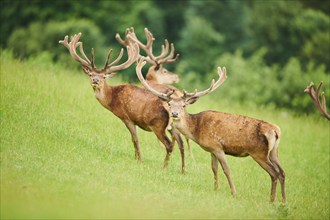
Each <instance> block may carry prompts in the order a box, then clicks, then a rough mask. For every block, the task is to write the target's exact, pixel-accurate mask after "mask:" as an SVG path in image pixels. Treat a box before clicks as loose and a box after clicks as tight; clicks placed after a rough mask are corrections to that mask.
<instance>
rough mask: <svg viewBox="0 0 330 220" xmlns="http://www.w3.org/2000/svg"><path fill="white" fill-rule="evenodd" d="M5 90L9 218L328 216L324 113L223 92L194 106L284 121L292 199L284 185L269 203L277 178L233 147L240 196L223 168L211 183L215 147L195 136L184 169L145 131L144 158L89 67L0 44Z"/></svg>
mask: <svg viewBox="0 0 330 220" xmlns="http://www.w3.org/2000/svg"><path fill="white" fill-rule="evenodd" d="M109 82H110V81H109ZM110 83H113V84H119V83H121V82H120V81H119V80H118V79H117V80H116V79H111V82H110ZM0 93H1V108H0V117H1V122H0V123H1V134H0V138H1V218H2V219H10V218H22V219H26V218H33V219H35V218H43V219H45V218H52V219H54V218H66V219H67V218H93V219H96V218H157V219H159V218H167V219H168V218H187V219H192V218H199V219H201V218H203V219H205V218H254V219H265V218H284V219H285V218H287V219H292V218H295V219H301V218H305V219H313V218H314V219H326V218H328V217H329V214H330V213H329V199H330V198H329V165H330V164H329V122H327V121H326V120H325V119H322V118H321V117H319V116H318V115H317V116H312V117H293V116H292V114H291V113H287V112H283V111H279V110H272V109H267V108H262V109H258V108H256V107H255V108H242V107H240V106H239V105H232V104H230V103H222V102H221V101H216V102H215V100H221V97H219V98H218V97H216V98H215V97H212V98H210V97H205V98H202V99H201V100H200V101H199V102H198V103H196V104H195V105H193V106H191V107H190V108H189V109H188V111H190V112H198V111H201V110H205V109H215V110H223V111H226V112H235V113H240V114H246V115H250V116H253V117H257V118H262V119H264V120H268V121H271V122H273V123H276V124H278V125H279V126H280V127H281V129H282V140H281V144H280V152H279V158H280V161H281V164H282V166H283V168H284V169H285V171H286V176H287V181H286V185H287V199H288V203H287V204H286V205H282V204H281V203H280V202H279V201H280V193H279V192H280V191H279V189H278V196H277V201H276V203H275V204H269V202H268V201H269V193H270V178H269V176H268V174H267V173H266V172H265V171H264V170H262V169H261V168H260V167H259V165H257V164H256V163H255V162H254V161H253V160H252V159H251V158H249V157H248V158H234V157H229V156H228V161H229V165H230V168H231V172H232V178H233V181H234V183H235V184H236V189H237V197H236V198H232V196H231V195H230V190H229V186H228V184H227V181H226V179H225V176H224V175H223V173H222V172H221V170H220V172H219V180H220V190H219V191H217V192H214V191H213V174H212V170H211V166H210V165H211V162H210V155H209V154H208V153H206V152H205V151H203V150H202V149H201V148H200V147H199V146H198V145H196V144H193V145H192V150H193V154H194V156H195V160H192V159H190V158H189V157H187V171H188V172H187V174H186V175H182V174H181V173H180V164H181V161H180V154H179V151H178V149H177V147H175V149H174V153H173V155H172V158H171V161H170V164H169V168H168V169H167V170H163V169H162V163H163V160H164V158H165V150H164V149H162V148H161V147H160V146H159V144H158V142H157V140H156V137H155V136H154V135H153V134H152V133H149V132H145V131H142V130H139V134H138V135H139V138H140V143H141V151H142V155H143V157H144V162H143V163H142V164H141V163H138V162H137V161H136V160H134V150H133V145H132V143H131V140H130V135H129V132H128V131H127V130H126V128H125V126H124V125H123V124H122V123H121V122H120V120H119V119H117V118H116V117H115V116H114V115H112V114H111V113H110V112H108V111H107V110H105V109H104V108H103V107H102V106H101V105H100V104H99V103H98V102H97V100H96V99H95V98H94V96H93V92H92V89H91V87H90V86H89V82H88V78H87V76H85V75H84V74H82V72H76V71H71V70H68V69H63V68H61V67H60V66H57V65H53V64H50V63H49V62H47V61H45V60H43V59H35V60H30V61H27V62H20V61H17V60H13V59H12V58H11V57H10V56H9V55H8V54H7V53H3V54H2V55H1V90H0ZM210 96H212V95H210ZM278 188H279V187H278Z"/></svg>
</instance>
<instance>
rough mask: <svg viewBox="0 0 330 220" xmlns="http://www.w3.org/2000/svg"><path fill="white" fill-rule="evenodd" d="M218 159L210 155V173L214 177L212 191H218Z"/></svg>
mask: <svg viewBox="0 0 330 220" xmlns="http://www.w3.org/2000/svg"><path fill="white" fill-rule="evenodd" d="M218 164H219V162H218V159H217V157H216V156H215V155H214V154H213V153H211V165H212V171H213V175H214V190H218V188H219V185H218Z"/></svg>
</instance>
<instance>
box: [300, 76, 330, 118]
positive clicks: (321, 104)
mask: <svg viewBox="0 0 330 220" xmlns="http://www.w3.org/2000/svg"><path fill="white" fill-rule="evenodd" d="M322 84H323V82H320V84H319V86H318V87H317V89H316V92H315V90H314V83H313V82H311V83H310V84H309V85H308V86H307V88H306V89H305V90H304V92H306V93H308V94H309V95H310V97H311V98H312V101H313V103H314V105H315V106H316V108H317V109H318V110H319V111H320V113H321V114H322V115H323V116H324V117H325V118H326V119H328V120H330V114H329V113H328V112H327V107H326V102H325V95H324V92H322V93H321V97H320V91H321V87H322Z"/></svg>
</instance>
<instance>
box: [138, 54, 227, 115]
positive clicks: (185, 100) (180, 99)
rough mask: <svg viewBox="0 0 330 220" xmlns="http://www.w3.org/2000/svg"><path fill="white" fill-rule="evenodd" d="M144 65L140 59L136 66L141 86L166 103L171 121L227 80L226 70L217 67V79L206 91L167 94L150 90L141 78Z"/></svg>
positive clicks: (171, 92)
mask: <svg viewBox="0 0 330 220" xmlns="http://www.w3.org/2000/svg"><path fill="white" fill-rule="evenodd" d="M145 64H146V61H144V60H143V58H141V59H140V60H139V62H138V65H137V66H136V74H137V76H138V78H139V80H140V81H141V83H142V85H143V86H144V87H145V88H146V89H148V90H149V91H150V92H151V93H153V94H154V95H156V96H158V97H159V98H160V99H162V100H163V101H165V102H166V104H164V107H165V108H166V110H167V111H168V112H169V114H170V116H171V118H172V119H173V120H180V119H181V118H182V117H183V114H184V112H185V111H184V108H185V107H186V106H187V105H190V104H193V103H195V102H196V101H197V100H198V99H199V98H200V97H202V96H205V95H207V94H209V93H211V92H213V91H214V90H215V89H216V88H218V87H219V86H220V85H221V84H222V83H223V82H224V81H225V80H226V78H227V75H226V68H225V67H223V68H221V67H218V75H219V79H218V80H217V81H216V82H215V80H214V79H213V80H212V82H211V85H210V87H209V88H208V89H206V90H203V91H200V92H197V90H195V91H194V92H192V93H188V92H187V91H184V90H183V94H182V95H181V93H177V92H176V91H175V90H172V91H170V92H168V93H167V94H165V93H161V92H158V91H157V90H155V89H154V88H152V87H151V86H150V85H149V84H148V83H147V81H146V80H145V79H144V78H143V75H142V72H141V69H142V67H143V66H144V65H145Z"/></svg>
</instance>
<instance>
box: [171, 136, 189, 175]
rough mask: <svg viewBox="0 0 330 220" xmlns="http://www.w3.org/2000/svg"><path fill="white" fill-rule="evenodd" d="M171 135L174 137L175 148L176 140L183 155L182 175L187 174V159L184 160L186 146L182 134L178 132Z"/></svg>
mask: <svg viewBox="0 0 330 220" xmlns="http://www.w3.org/2000/svg"><path fill="white" fill-rule="evenodd" d="M170 133H171V135H172V143H173V146H174V143H175V140H176V141H177V142H178V145H179V150H180V155H181V164H182V166H181V172H182V174H185V173H186V165H185V158H184V146H183V141H182V138H181V135H180V133H178V131H173V130H171V131H170Z"/></svg>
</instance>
